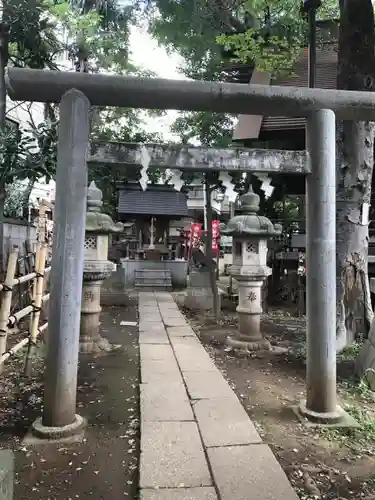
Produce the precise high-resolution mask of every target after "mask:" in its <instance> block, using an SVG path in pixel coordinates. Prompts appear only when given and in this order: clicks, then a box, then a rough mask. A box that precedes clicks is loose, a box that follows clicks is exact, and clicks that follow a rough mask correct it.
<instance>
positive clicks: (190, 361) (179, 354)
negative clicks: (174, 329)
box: [172, 337, 222, 378]
mask: <svg viewBox="0 0 375 500" xmlns="http://www.w3.org/2000/svg"><path fill="white" fill-rule="evenodd" d="M183 340H184V341H185V342H184V343H182V342H181V339H172V345H173V350H174V353H175V356H176V358H177V361H178V364H179V366H180V369H181V371H182V372H187V371H189V372H217V373H218V375H220V377H221V378H222V375H221V373H220V372H219V370H218V368H217V367H216V366H215V365H214V363H213V361H212V360H211V358H210V356H209V355H208V353H207V351H206V350H205V349H204V347H202V346H201V344H200V343H199V341H198V339H196V338H193V337H191V338H188V339H183ZM186 341H188V342H186Z"/></svg>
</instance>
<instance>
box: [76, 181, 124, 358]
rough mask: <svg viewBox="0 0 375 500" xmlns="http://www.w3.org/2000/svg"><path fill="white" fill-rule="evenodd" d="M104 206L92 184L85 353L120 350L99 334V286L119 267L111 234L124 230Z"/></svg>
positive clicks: (83, 329) (82, 335)
mask: <svg viewBox="0 0 375 500" xmlns="http://www.w3.org/2000/svg"><path fill="white" fill-rule="evenodd" d="M102 205H103V202H102V192H101V190H100V189H98V188H97V187H96V185H95V182H94V181H93V182H91V184H90V186H89V188H88V190H87V214H86V233H85V251H84V266H83V293H82V306H81V328H80V351H81V352H82V353H92V352H101V351H105V352H109V351H112V350H113V349H116V348H118V347H119V346H115V345H112V344H110V343H109V342H108V340H106V339H104V338H103V337H101V335H100V333H99V329H100V320H99V316H100V312H101V307H100V287H101V285H102V283H103V281H104V280H105V279H106V278H108V277H109V276H110V275H111V274H112V273H113V272H114V271H115V270H116V264H114V263H113V262H110V261H109V260H108V240H109V234H110V233H119V232H121V231H123V228H124V226H123V224H122V223H121V222H118V223H117V224H115V223H114V222H113V220H112V219H111V217H109V215H107V214H103V213H101V207H102Z"/></svg>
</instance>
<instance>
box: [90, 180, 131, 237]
mask: <svg viewBox="0 0 375 500" xmlns="http://www.w3.org/2000/svg"><path fill="white" fill-rule="evenodd" d="M102 198H103V194H102V192H101V190H100V189H99V188H97V187H96V184H95V182H94V181H92V182H91V184H90V186H89V187H88V189H87V212H86V233H96V234H108V233H121V232H122V231H123V230H124V225H123V224H122V223H121V222H117V223H116V224H115V223H114V222H113V220H112V219H111V217H110V216H109V215H107V214H103V213H102V212H101V208H102V206H103V201H102Z"/></svg>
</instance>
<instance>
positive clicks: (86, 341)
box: [79, 262, 120, 354]
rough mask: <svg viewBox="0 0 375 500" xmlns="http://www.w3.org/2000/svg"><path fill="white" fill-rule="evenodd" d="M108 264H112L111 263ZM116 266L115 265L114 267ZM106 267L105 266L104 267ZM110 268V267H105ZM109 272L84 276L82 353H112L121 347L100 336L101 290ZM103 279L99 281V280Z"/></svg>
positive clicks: (80, 343) (81, 332)
mask: <svg viewBox="0 0 375 500" xmlns="http://www.w3.org/2000/svg"><path fill="white" fill-rule="evenodd" d="M106 264H111V263H110V262H108V263H106ZM114 266H115V265H114ZM103 267H104V266H103ZM105 267H108V268H109V266H108V265H107V266H105ZM111 267H112V266H111ZM111 272H112V271H111V270H109V269H108V271H107V272H102V273H100V276H99V273H96V274H97V275H96V276H95V273H93V272H86V273H84V274H83V290H82V305H81V327H80V341H79V347H80V352H81V353H86V354H87V353H94V352H102V351H104V352H110V351H112V350H113V349H114V348H115V349H118V348H119V347H120V346H118V345H113V344H110V343H109V342H108V340H107V339H104V338H103V337H102V336H101V335H100V313H101V310H102V308H101V307H100V288H101V286H102V284H103V281H104V279H105V278H106V277H108V276H109V275H110V274H111ZM99 277H100V278H101V279H97V278H99Z"/></svg>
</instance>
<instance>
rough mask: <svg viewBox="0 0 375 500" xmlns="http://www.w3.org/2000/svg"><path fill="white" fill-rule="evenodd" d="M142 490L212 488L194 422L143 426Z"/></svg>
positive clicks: (156, 423)
mask: <svg viewBox="0 0 375 500" xmlns="http://www.w3.org/2000/svg"><path fill="white" fill-rule="evenodd" d="M141 436H142V439H141V463H140V481H139V482H140V487H141V488H163V487H164V488H181V487H191V486H211V485H212V480H211V476H210V473H209V471H208V466H207V462H206V458H205V454H204V451H203V447H202V443H201V440H200V437H199V433H198V427H197V424H196V423H195V422H142V425H141Z"/></svg>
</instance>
